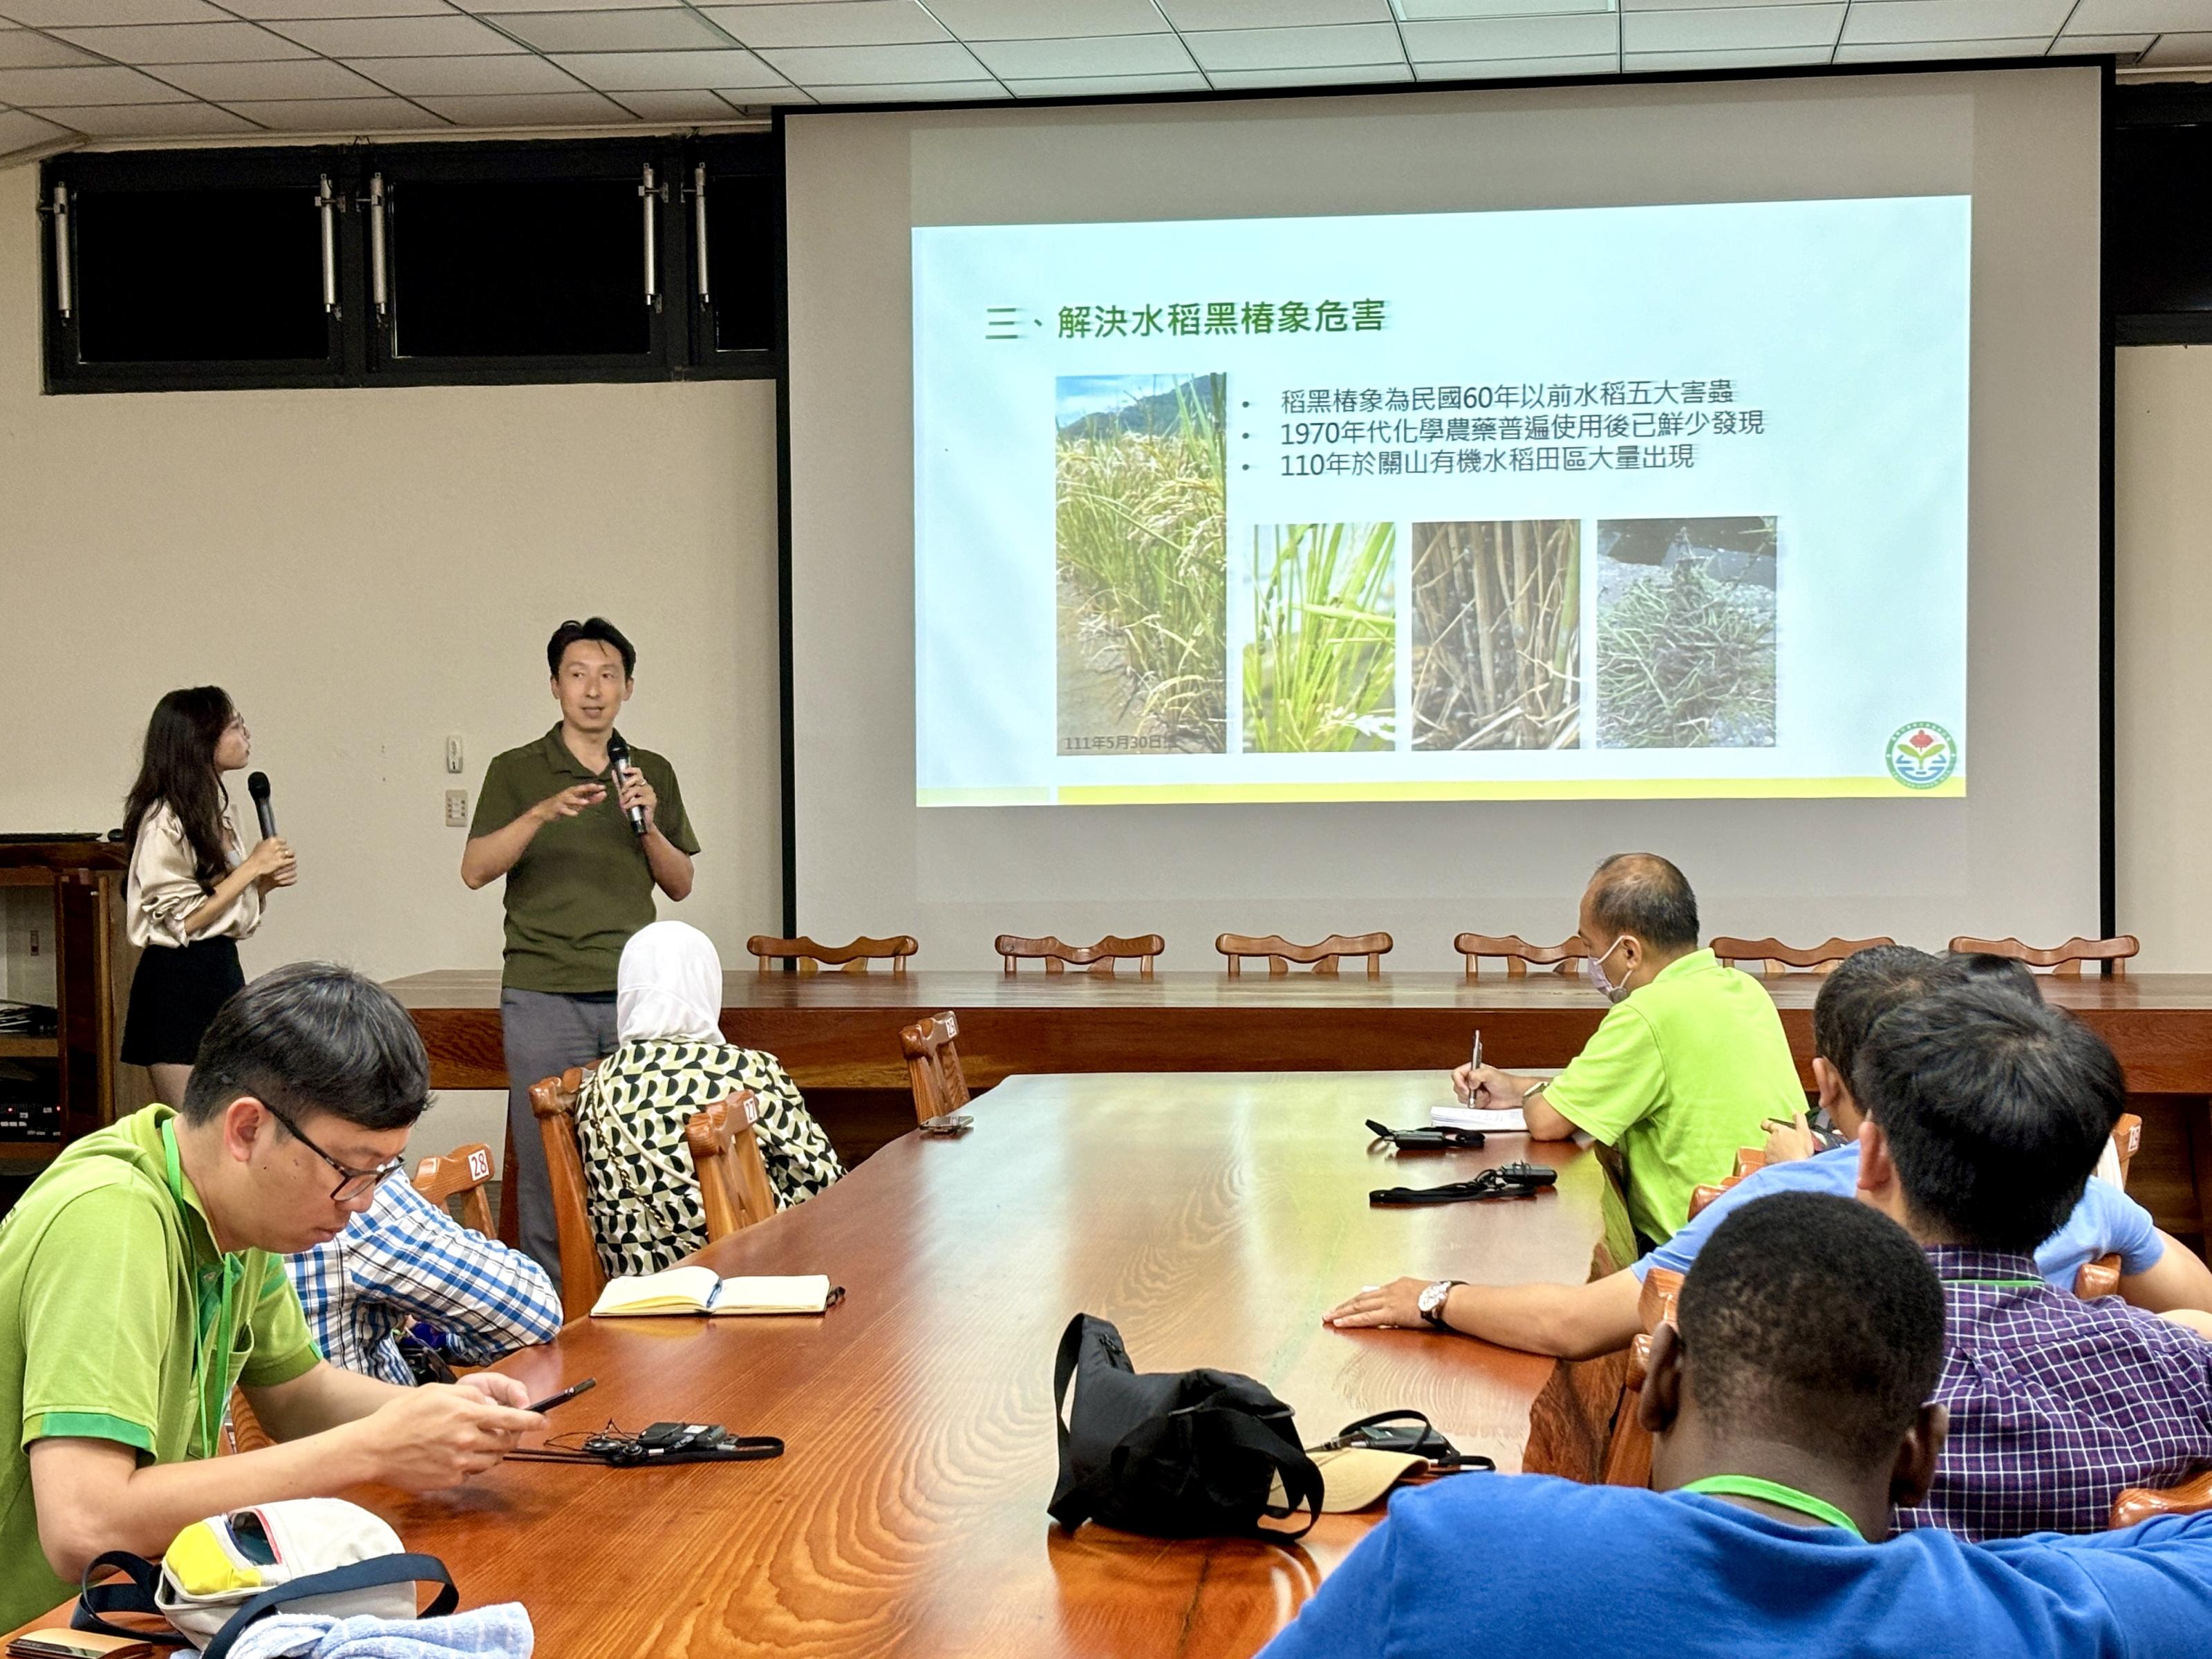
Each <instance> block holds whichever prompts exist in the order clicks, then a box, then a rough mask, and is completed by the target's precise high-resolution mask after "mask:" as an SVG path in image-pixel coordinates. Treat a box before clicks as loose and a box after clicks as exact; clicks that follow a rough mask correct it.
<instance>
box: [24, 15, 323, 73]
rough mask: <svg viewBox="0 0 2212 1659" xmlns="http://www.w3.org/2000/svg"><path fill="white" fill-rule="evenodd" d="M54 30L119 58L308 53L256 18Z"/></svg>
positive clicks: (250, 58) (251, 59)
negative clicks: (256, 23)
mask: <svg viewBox="0 0 2212 1659" xmlns="http://www.w3.org/2000/svg"><path fill="white" fill-rule="evenodd" d="M54 33H57V34H58V35H60V36H61V37H62V38H63V39H64V40H69V41H71V42H74V43H75V44H76V45H77V46H82V47H84V48H85V49H86V50H87V51H88V52H98V53H100V56H101V57H103V58H113V59H115V61H116V62H118V63H119V64H254V63H262V62H265V61H267V60H269V59H271V58H305V57H306V56H307V49H306V48H305V47H303V46H297V45H295V44H294V43H293V42H292V41H289V40H285V39H284V38H283V36H282V35H278V34H271V33H270V32H269V31H268V30H267V29H264V28H258V27H255V26H254V25H253V24H252V23H148V24H142V25H139V26H137V27H123V28H99V29H77V28H70V29H57V30H55V31H54Z"/></svg>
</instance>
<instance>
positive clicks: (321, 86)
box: [161, 58, 380, 104]
mask: <svg viewBox="0 0 2212 1659" xmlns="http://www.w3.org/2000/svg"><path fill="white" fill-rule="evenodd" d="M161 78H162V79H163V80H165V81H167V82H172V83H173V84H174V85H177V86H179V87H182V88H184V89H185V91H186V92H189V93H191V94H192V95H193V96H195V97H197V98H212V99H213V100H215V101H216V102H217V103H219V104H227V103H228V102H229V101H230V100H232V99H234V98H374V97H375V96H376V94H377V93H378V92H379V91H380V88H376V87H373V86H371V85H370V84H369V83H368V82H366V81H364V80H362V78H361V76H358V75H356V74H355V73H354V72H353V71H352V70H347V69H341V68H340V67H339V66H338V65H337V64H333V63H331V61H330V60H329V59H328V58H301V59H300V60H299V61H298V62H296V63H290V64H174V65H173V66H171V67H169V68H167V69H164V70H162V71H161Z"/></svg>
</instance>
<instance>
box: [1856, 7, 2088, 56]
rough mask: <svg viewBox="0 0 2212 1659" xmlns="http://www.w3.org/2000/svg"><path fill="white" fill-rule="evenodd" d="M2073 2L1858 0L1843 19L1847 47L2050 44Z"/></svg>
mask: <svg viewBox="0 0 2212 1659" xmlns="http://www.w3.org/2000/svg"><path fill="white" fill-rule="evenodd" d="M2072 9H2074V0H1857V3H1856V4H1855V5H1853V6H1852V7H1851V13H1850V16H1849V17H1848V18H1846V19H1845V20H1844V45H1846V46H1863V45H1868V44H1872V43H1879V42H1881V41H1887V40H2002V39H2005V38H2008V37H2009V38H2012V39H2015V40H2017V39H2019V38H2021V37H2022V36H2025V35H2030V34H2039V35H2041V36H2042V37H2043V38H2044V39H2045V40H2049V39H2050V38H2051V36H2052V35H2053V34H2055V33H2057V30H2058V26H2059V25H2060V24H2061V23H2063V22H2064V21H2066V14H2067V13H2068V12H2069V11H2071V10H2072Z"/></svg>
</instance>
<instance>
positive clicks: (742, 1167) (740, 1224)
mask: <svg viewBox="0 0 2212 1659" xmlns="http://www.w3.org/2000/svg"><path fill="white" fill-rule="evenodd" d="M759 1117H760V1097H758V1096H757V1095H756V1094H754V1093H753V1091H751V1090H750V1089H740V1090H739V1091H738V1092H737V1093H736V1094H734V1095H732V1096H731V1097H729V1098H728V1099H727V1100H718V1101H716V1102H715V1103H714V1104H713V1105H711V1106H709V1107H708V1108H707V1109H706V1110H704V1111H702V1112H696V1113H694V1114H693V1115H691V1116H690V1118H689V1119H687V1120H686V1121H685V1122H684V1144H685V1145H686V1146H690V1149H691V1167H692V1169H693V1170H695V1171H696V1172H697V1174H698V1176H699V1198H700V1202H701V1203H702V1205H703V1206H705V1208H706V1212H707V1242H708V1243H709V1244H712V1243H714V1242H715V1241H717V1240H718V1239H724V1238H727V1237H729V1236H730V1235H731V1234H732V1233H734V1232H738V1231H742V1230H743V1229H744V1228H747V1227H750V1226H753V1225H757V1224H758V1223H760V1222H763V1221H765V1220H767V1219H768V1218H769V1217H770V1216H772V1215H774V1214H775V1188H774V1187H773V1186H771V1185H770V1184H769V1178H768V1165H767V1164H764V1163H763V1162H762V1161H761V1150H760V1140H759V1138H758V1137H757V1135H756V1134H755V1133H754V1131H753V1125H754V1124H755V1123H756V1122H757V1121H758V1120H759Z"/></svg>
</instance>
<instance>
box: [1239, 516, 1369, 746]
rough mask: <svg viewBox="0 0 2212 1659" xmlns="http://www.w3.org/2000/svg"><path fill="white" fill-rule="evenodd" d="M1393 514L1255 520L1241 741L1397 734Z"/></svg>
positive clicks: (1336, 742)
mask: <svg viewBox="0 0 2212 1659" xmlns="http://www.w3.org/2000/svg"><path fill="white" fill-rule="evenodd" d="M1397 563H1398V526H1395V525H1394V524H1282V525H1261V526H1259V527H1257V528H1256V529H1255V530H1254V531H1253V532H1252V565H1251V578H1252V638H1251V643H1249V645H1247V646H1246V647H1244V706H1243V712H1244V747H1245V749H1246V750H1248V751H1249V752H1255V753H1267V754H1323V753H1329V752H1333V751H1343V750H1367V749H1390V748H1394V747H1395V746H1396V743H1397V730H1398V716H1397V673H1398V667H1397V655H1398V623H1397V617H1396V614H1395V610H1394V608H1393V607H1394V605H1395V597H1396V587H1395V580H1396V570H1397Z"/></svg>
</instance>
